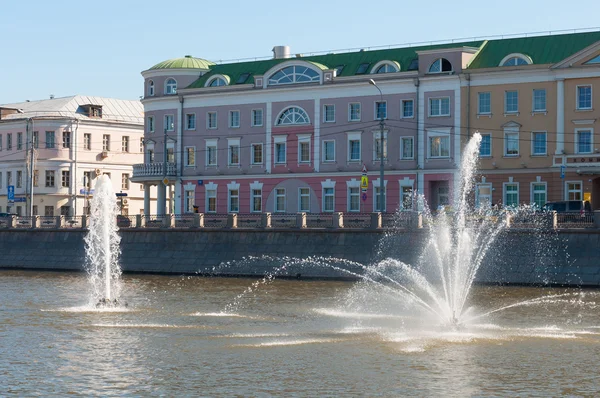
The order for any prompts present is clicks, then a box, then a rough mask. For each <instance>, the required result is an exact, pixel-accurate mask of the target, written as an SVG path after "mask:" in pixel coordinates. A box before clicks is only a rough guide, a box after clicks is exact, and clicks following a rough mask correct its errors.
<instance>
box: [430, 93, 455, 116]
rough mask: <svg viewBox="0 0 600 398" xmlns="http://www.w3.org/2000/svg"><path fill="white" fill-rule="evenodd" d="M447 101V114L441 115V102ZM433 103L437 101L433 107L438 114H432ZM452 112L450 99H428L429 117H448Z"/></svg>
mask: <svg viewBox="0 0 600 398" xmlns="http://www.w3.org/2000/svg"><path fill="white" fill-rule="evenodd" d="M445 100H447V101H448V113H442V109H443V106H442V102H443V101H445ZM434 101H437V105H436V106H435V108H436V110H437V111H438V112H439V113H438V114H435V113H433V109H434ZM451 112H452V109H451V104H450V97H431V98H429V117H448V116H450V114H451Z"/></svg>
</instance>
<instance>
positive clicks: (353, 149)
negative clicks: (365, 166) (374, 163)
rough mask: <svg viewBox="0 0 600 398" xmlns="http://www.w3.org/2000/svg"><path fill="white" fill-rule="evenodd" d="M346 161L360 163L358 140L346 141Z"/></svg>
mask: <svg viewBox="0 0 600 398" xmlns="http://www.w3.org/2000/svg"><path fill="white" fill-rule="evenodd" d="M348 152H349V156H348V160H349V161H351V162H359V161H360V138H358V137H356V138H350V139H349V140H348Z"/></svg>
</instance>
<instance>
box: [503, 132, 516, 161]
mask: <svg viewBox="0 0 600 398" xmlns="http://www.w3.org/2000/svg"><path fill="white" fill-rule="evenodd" d="M518 155H519V132H518V131H504V156H518Z"/></svg>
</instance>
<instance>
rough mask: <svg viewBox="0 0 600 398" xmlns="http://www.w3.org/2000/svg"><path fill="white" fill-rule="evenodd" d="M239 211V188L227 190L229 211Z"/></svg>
mask: <svg viewBox="0 0 600 398" xmlns="http://www.w3.org/2000/svg"><path fill="white" fill-rule="evenodd" d="M238 211H240V191H239V189H230V190H229V212H230V213H237V212H238Z"/></svg>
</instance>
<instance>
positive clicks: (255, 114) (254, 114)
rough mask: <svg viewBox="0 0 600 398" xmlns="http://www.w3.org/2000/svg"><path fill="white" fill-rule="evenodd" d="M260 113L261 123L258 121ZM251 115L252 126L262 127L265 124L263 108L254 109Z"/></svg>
mask: <svg viewBox="0 0 600 398" xmlns="http://www.w3.org/2000/svg"><path fill="white" fill-rule="evenodd" d="M258 114H260V124H258V123H256V119H257V115H258ZM251 116H252V127H260V126H262V125H263V124H264V120H263V116H264V114H263V110H262V109H252V111H251Z"/></svg>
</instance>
